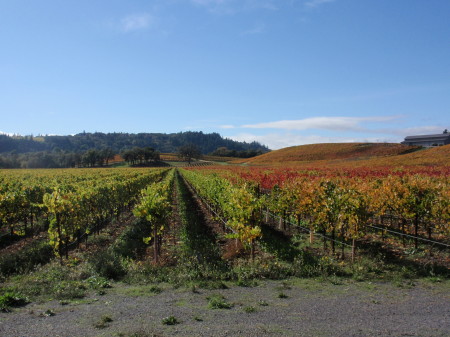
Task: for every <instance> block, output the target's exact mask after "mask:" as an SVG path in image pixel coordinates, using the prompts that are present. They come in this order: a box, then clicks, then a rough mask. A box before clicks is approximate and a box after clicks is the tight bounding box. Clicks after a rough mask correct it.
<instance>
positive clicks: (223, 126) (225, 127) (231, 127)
mask: <svg viewBox="0 0 450 337" xmlns="http://www.w3.org/2000/svg"><path fill="white" fill-rule="evenodd" d="M219 128H221V129H234V128H235V127H234V125H229V124H226V125H221V126H219Z"/></svg>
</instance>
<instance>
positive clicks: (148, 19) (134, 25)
mask: <svg viewBox="0 0 450 337" xmlns="http://www.w3.org/2000/svg"><path fill="white" fill-rule="evenodd" d="M152 23H153V17H152V16H151V15H150V14H148V13H139V14H132V15H128V16H126V17H124V18H123V19H122V20H121V28H122V30H123V31H124V32H126V33H129V32H133V31H137V30H143V29H147V28H149V27H150V26H151V24H152Z"/></svg>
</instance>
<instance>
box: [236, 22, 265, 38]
mask: <svg viewBox="0 0 450 337" xmlns="http://www.w3.org/2000/svg"><path fill="white" fill-rule="evenodd" d="M265 29H266V26H265V25H264V24H262V23H261V24H257V25H255V26H253V28H251V29H249V30H246V31H244V32H242V34H241V35H255V34H261V33H264V31H265Z"/></svg>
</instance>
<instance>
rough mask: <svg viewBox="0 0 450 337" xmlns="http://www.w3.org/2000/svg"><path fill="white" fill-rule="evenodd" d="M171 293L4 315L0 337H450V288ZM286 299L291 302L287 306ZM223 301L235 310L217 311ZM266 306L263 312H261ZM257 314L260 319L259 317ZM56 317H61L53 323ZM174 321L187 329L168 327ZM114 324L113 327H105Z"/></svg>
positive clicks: (140, 289) (132, 291) (296, 282)
mask: <svg viewBox="0 0 450 337" xmlns="http://www.w3.org/2000/svg"><path fill="white" fill-rule="evenodd" d="M160 286H161V287H162V289H164V290H163V291H162V292H161V293H159V294H154V293H153V292H152V291H151V288H150V287H149V286H127V285H123V284H116V285H115V287H114V288H113V289H110V290H108V293H107V294H106V295H104V296H99V295H96V294H91V295H90V296H89V297H87V298H86V299H84V300H81V301H74V302H71V303H69V304H67V305H61V304H60V303H59V302H57V301H51V302H47V303H33V304H29V305H28V306H26V307H23V308H18V309H15V310H14V312H12V313H0V336H10V337H15V336H17V337H18V336H28V337H34V336H36V337H38V336H39V337H43V336H52V337H54V336H346V337H347V336H448V332H449V331H450V306H449V303H450V302H449V300H450V292H449V289H450V283H449V282H448V281H447V282H444V283H438V284H431V283H421V284H418V285H415V286H412V287H410V288H399V287H397V286H394V285H392V284H387V283H371V282H364V283H344V284H341V285H334V284H331V283H329V282H321V281H318V280H312V279H310V280H302V279H293V280H289V281H288V282H282V281H266V282H261V283H260V285H259V286H257V287H253V288H244V287H237V286H234V287H231V288H229V289H224V290H202V289H200V290H198V291H197V292H193V291H191V290H187V289H173V288H170V287H168V286H166V287H165V286H164V285H160ZM281 292H282V293H283V294H284V295H286V296H287V297H286V298H280V297H279V294H280V293H281ZM211 294H221V295H223V296H224V297H225V300H226V301H227V302H228V303H231V304H232V305H233V306H232V308H231V309H210V308H209V307H208V299H207V297H208V296H210V295H211ZM261 304H263V305H261ZM251 311H253V312H251ZM49 313H53V315H52V314H50V315H49ZM171 315H173V316H174V317H175V318H176V319H177V321H179V324H176V325H173V326H168V325H164V324H163V323H162V319H163V318H165V317H168V316H171ZM104 317H108V318H110V319H111V320H112V321H111V322H106V323H102V322H103V320H104V319H103V318H104Z"/></svg>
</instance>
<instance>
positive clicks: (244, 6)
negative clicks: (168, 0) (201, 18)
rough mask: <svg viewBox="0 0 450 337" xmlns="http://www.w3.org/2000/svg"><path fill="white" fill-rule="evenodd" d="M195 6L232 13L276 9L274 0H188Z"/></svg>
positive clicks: (217, 11) (214, 11) (216, 11)
mask: <svg viewBox="0 0 450 337" xmlns="http://www.w3.org/2000/svg"><path fill="white" fill-rule="evenodd" d="M189 1H190V2H191V3H192V4H194V5H196V6H201V7H204V8H207V9H208V10H209V11H210V12H213V13H219V14H234V13H236V12H241V11H246V10H257V9H265V10H277V9H278V7H277V6H276V4H275V1H274V0H189Z"/></svg>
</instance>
